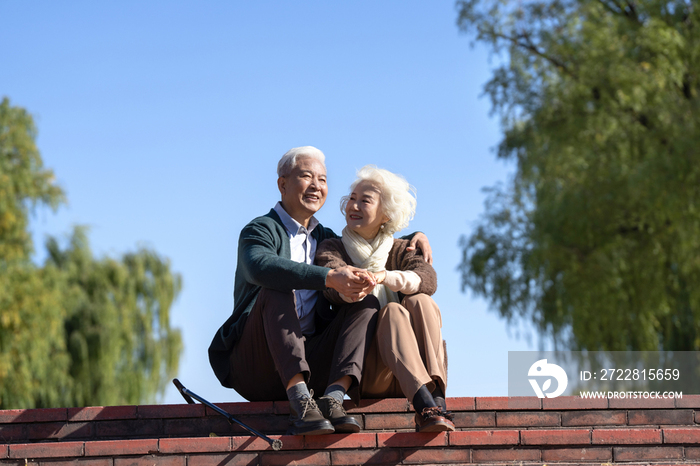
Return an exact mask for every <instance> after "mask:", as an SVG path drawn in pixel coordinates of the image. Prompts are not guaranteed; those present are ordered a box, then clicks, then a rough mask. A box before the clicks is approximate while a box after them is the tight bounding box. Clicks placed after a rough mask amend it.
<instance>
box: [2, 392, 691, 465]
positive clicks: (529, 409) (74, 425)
mask: <svg viewBox="0 0 700 466" xmlns="http://www.w3.org/2000/svg"><path fill="white" fill-rule="evenodd" d="M220 406H221V407H222V408H224V409H226V410H227V411H229V412H230V413H232V414H233V415H235V416H237V417H238V418H239V419H240V420H241V421H243V422H245V423H247V424H249V425H251V426H252V427H254V428H257V429H258V430H261V431H263V432H266V433H268V434H270V435H271V436H272V437H273V438H279V439H281V440H282V442H283V444H284V447H283V449H282V450H281V451H278V452H275V451H272V450H271V448H270V447H269V446H268V444H267V443H266V442H264V441H262V440H260V439H256V438H254V437H250V436H248V435H246V433H245V431H243V430H242V429H241V428H239V427H238V426H230V425H229V424H228V422H227V421H226V419H225V418H223V417H222V416H219V415H218V414H216V413H214V412H211V411H210V410H209V409H208V408H205V407H204V406H203V405H200V404H195V405H163V406H115V407H104V408H102V407H90V408H71V409H43V410H8V411H0V442H1V443H0V465H4V464H33V465H37V464H40V465H47V466H48V465H53V466H60V465H65V466H67V465H78V464H81V465H98V466H99V465H109V466H126V465H182V466H192V465H238V464H241V465H244V464H245V465H258V464H259V465H277V464H280V465H281V464H309V465H351V464H393V465H398V464H406V465H409V464H460V463H490V464H494V463H496V464H498V463H511V464H512V463H513V462H517V463H518V464H520V463H522V464H543V463H547V464H551V463H560V464H580V463H588V464H592V463H598V464H600V463H633V464H654V463H660V464H681V463H695V464H700V424H698V423H697V422H696V421H700V419H697V418H696V417H697V414H696V412H698V411H700V396H687V397H685V398H683V399H678V400H659V401H643V400H627V401H625V400H615V399H610V400H608V399H598V400H582V399H580V398H574V397H560V398H555V399H545V400H544V401H543V400H540V399H538V398H534V397H533V398H530V397H527V398H505V397H497V398H450V399H448V408H449V409H450V410H452V411H453V413H454V415H455V425H456V426H457V429H458V430H457V431H456V432H451V433H447V434H446V433H440V434H418V433H415V432H413V429H414V422H413V413H412V411H411V407H410V405H409V404H408V402H407V401H406V400H401V399H386V400H365V401H363V403H362V404H361V406H360V407H358V408H354V409H349V413H350V414H352V415H354V416H355V417H356V418H357V419H358V420H359V421H360V423H361V424H362V425H363V427H364V429H363V431H362V432H360V433H358V434H347V435H326V436H307V437H304V436H285V435H281V434H283V432H284V430H285V429H286V422H287V420H286V419H287V416H288V413H289V406H288V404H287V403H286V402H274V403H273V402H270V403H228V404H227V403H222V404H221V405H220ZM347 407H348V408H350V406H347ZM25 461H26V462H25Z"/></svg>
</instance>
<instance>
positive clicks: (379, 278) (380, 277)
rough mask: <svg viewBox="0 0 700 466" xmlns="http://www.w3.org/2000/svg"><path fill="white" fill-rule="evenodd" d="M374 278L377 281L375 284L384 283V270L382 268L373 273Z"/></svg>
mask: <svg viewBox="0 0 700 466" xmlns="http://www.w3.org/2000/svg"><path fill="white" fill-rule="evenodd" d="M374 280H375V281H376V282H377V285H381V284H382V283H384V280H386V270H382V271H381V272H377V273H375V274H374Z"/></svg>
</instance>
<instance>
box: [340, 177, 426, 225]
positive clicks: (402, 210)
mask: <svg viewBox="0 0 700 466" xmlns="http://www.w3.org/2000/svg"><path fill="white" fill-rule="evenodd" d="M363 181H369V182H370V183H372V184H374V185H375V186H376V187H377V188H379V200H380V208H381V212H382V213H383V214H384V215H386V216H387V217H389V221H388V222H386V223H385V224H384V233H386V234H388V235H393V234H394V233H396V232H397V231H399V230H402V229H404V228H406V227H407V226H408V222H410V221H411V220H413V217H414V216H415V215H416V188H414V187H413V186H411V185H410V184H408V181H406V178H404V177H403V176H401V175H397V174H395V173H392V172H390V171H389V170H384V169H383V168H377V167H376V166H375V165H365V166H364V167H362V168H360V170H358V172H357V178H356V179H355V181H353V183H352V184H351V185H350V192H351V193H352V192H353V191H354V190H355V188H356V187H357V185H358V184H360V183H361V182H363ZM349 200H350V196H343V197H342V198H341V199H340V211H341V212H342V213H343V214H345V208H346V207H347V205H348V201H349Z"/></svg>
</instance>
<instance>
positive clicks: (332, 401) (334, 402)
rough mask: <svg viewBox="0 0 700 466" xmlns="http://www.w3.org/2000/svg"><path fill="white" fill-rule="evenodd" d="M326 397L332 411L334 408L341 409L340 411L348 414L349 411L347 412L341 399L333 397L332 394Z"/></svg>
mask: <svg viewBox="0 0 700 466" xmlns="http://www.w3.org/2000/svg"><path fill="white" fill-rule="evenodd" d="M324 398H325V399H327V400H328V404H329V405H330V409H331V411H332V410H334V409H339V410H340V412H341V413H343V415H346V414H347V413H346V412H345V408H343V404H342V403H341V402H340V401H338V400H336V399H335V398H334V397H332V396H327V397H324Z"/></svg>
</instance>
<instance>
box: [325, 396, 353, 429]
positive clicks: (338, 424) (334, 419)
mask: <svg viewBox="0 0 700 466" xmlns="http://www.w3.org/2000/svg"><path fill="white" fill-rule="evenodd" d="M318 409H320V410H321V414H323V417H325V418H326V419H328V420H329V421H331V424H333V428H334V429H335V431H336V432H337V433H356V432H359V431H360V429H362V426H360V424H359V423H358V422H357V420H356V419H355V418H354V417H352V416H348V413H346V412H345V408H343V405H342V404H341V403H340V402H339V401H338V400H336V399H335V398H333V397H332V396H322V397H321V398H319V399H318Z"/></svg>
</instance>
